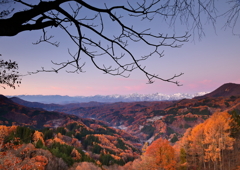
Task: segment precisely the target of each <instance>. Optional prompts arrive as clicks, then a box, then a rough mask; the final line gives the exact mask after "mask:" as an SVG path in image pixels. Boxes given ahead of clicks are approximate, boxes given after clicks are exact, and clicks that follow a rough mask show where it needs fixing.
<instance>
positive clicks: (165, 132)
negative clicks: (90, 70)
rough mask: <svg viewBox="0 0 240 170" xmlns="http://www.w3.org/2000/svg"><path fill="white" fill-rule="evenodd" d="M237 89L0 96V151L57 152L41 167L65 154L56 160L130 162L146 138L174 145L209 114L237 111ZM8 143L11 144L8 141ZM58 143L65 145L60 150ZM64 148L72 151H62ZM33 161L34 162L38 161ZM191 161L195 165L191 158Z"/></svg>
mask: <svg viewBox="0 0 240 170" xmlns="http://www.w3.org/2000/svg"><path fill="white" fill-rule="evenodd" d="M239 89H240V88H239V85H237V86H235V85H233V84H224V85H223V86H221V87H219V88H218V89H216V90H215V91H213V92H211V93H209V94H206V95H204V96H201V97H195V98H193V99H181V100H177V101H152V102H150V101H138V102H116V103H103V102H101V103H99V102H89V103H71V104H65V105H60V104H43V103H38V102H29V101H24V100H22V99H19V98H16V97H13V98H7V97H5V96H0V124H1V125H0V126H1V129H0V130H1V131H0V139H1V148H0V150H1V154H3V153H4V154H6V155H8V157H9V158H13V157H14V158H16V159H18V158H19V156H18V155H17V154H15V152H13V150H14V149H15V150H17V151H18V150H19V151H20V150H22V149H23V148H28V149H29V150H30V151H31V153H32V152H40V151H39V149H45V151H44V153H43V151H41V152H42V157H44V159H45V158H46V159H47V160H48V161H49V156H47V155H49V154H53V156H55V157H56V158H55V159H54V161H55V162H54V161H53V162H51V163H50V162H49V163H46V164H44V163H42V164H41V166H42V167H44V168H46V169H50V168H54V167H55V168H56V167H57V166H59V164H58V163H57V161H59V160H58V159H59V158H62V159H63V160H64V161H63V162H62V164H61V166H62V167H65V168H66V167H72V166H75V167H77V166H78V165H80V164H81V162H89V161H90V162H93V163H94V165H92V166H98V167H100V168H102V169H107V168H108V167H109V166H116V165H117V164H118V166H125V167H127V166H130V164H131V166H133V165H132V164H134V162H132V161H133V160H136V161H137V160H139V158H142V156H141V155H143V153H144V152H145V149H144V148H145V147H146V146H148V145H150V146H151V143H152V144H154V143H155V142H156V141H159V140H160V139H164V140H167V141H169V144H170V145H171V147H172V146H175V147H177V146H179V143H184V142H183V139H185V138H186V135H187V134H186V133H188V132H189V130H191V129H194V128H195V127H196V126H198V125H200V124H203V123H205V122H206V121H207V120H211V117H213V116H216V115H217V113H219V115H221V114H220V113H228V114H232V115H234V114H235V115H238V116H239V114H240V93H239V92H240V91H239ZM227 116H228V115H226V116H225V117H227ZM235 118H236V116H235ZM20 127H23V129H21V128H20ZM19 128H20V129H19ZM30 129H31V130H30ZM20 131H22V132H21V133H20ZM25 131H29V132H28V138H32V139H31V140H30V141H31V142H30V143H29V142H26V141H25V140H24V134H25V133H26V132H25ZM18 132H19V134H18ZM34 136H37V137H35V138H33V137H34ZM16 139H18V140H19V139H20V141H18V142H17V141H16ZM237 139H238V138H236V140H237ZM234 140H235V139H234ZM39 141H41V142H39ZM11 142H12V143H11ZM162 142H163V141H162ZM9 143H10V144H11V146H7V144H8V145H9ZM30 144H31V145H30ZM65 145H66V146H65ZM150 146H149V148H151V147H150ZM29 147H30V148H29ZM62 147H70V148H69V151H64V150H61V148H62ZM181 147H182V146H181ZM74 148H75V150H74ZM54 149H55V150H54ZM149 152H150V151H149ZM189 152H190V151H189ZM224 152H225V151H224ZM67 153H68V155H71V156H70V157H69V156H64V154H67ZM37 155H39V154H37ZM40 155H41V154H40ZM1 159H2V160H3V157H1ZM29 159H30V157H29ZM4 160H5V158H4ZM32 161H33V160H32ZM34 161H35V162H34ZM34 161H33V163H32V166H33V167H34V166H35V164H36V163H37V162H39V161H36V160H34ZM141 161H144V160H143V158H142V160H141ZM40 162H41V161H40ZM79 162H80V163H79ZM131 162H132V163H131ZM0 163H1V162H0ZM207 164H208V165H209V166H210V167H211V166H212V165H211V163H207ZM190 165H191V166H195V164H194V163H191V164H190V163H189V166H190ZM18 166H19V167H20V166H23V165H20V164H19V165H18ZM88 166H90V165H88ZM204 166H205V165H204ZM4 167H6V166H4ZM95 168H97V167H95Z"/></svg>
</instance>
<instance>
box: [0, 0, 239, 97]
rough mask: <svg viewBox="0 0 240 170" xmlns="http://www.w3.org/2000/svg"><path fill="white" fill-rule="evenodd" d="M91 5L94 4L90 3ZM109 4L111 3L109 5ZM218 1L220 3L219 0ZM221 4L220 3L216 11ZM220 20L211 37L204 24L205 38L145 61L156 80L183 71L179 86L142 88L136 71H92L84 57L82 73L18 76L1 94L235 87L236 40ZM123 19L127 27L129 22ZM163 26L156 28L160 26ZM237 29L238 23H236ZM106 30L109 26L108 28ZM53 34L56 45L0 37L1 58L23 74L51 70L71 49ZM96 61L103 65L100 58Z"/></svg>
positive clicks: (26, 36)
mask: <svg viewBox="0 0 240 170" xmlns="http://www.w3.org/2000/svg"><path fill="white" fill-rule="evenodd" d="M91 2H94V1H91ZM112 2H114V1H112ZM218 3H222V2H219V1H218ZM223 7H224V4H220V10H221V9H222V8H223ZM225 19H226V18H220V19H219V20H218V23H217V25H216V33H215V31H214V29H213V27H212V26H211V25H207V24H206V25H204V31H205V34H206V36H205V37H203V38H202V39H201V40H200V41H199V40H198V38H197V37H196V38H195V41H193V39H192V38H190V41H189V42H187V43H185V44H184V45H183V46H182V48H177V49H173V48H164V50H165V52H164V54H165V56H164V57H163V58H157V57H153V58H152V59H150V60H149V61H146V62H145V64H146V65H147V70H149V71H150V72H153V73H157V74H158V75H159V76H160V77H163V78H169V77H171V76H172V75H174V74H179V73H181V72H183V73H184V75H182V76H181V77H179V78H177V79H176V80H178V81H179V82H180V83H181V84H183V86H180V87H179V86H176V85H175V84H172V83H167V82H162V81H160V80H156V81H155V83H154V84H146V83H147V79H146V78H145V75H144V74H142V73H141V72H139V71H134V72H132V74H131V76H130V77H129V78H127V79H126V78H122V77H117V76H115V77H114V76H110V75H106V74H103V73H102V72H100V71H98V70H97V69H96V68H95V67H94V66H93V64H92V63H91V62H90V60H89V59H88V58H87V57H84V56H83V61H86V62H87V64H86V66H85V67H84V70H85V71H86V73H80V74H69V73H66V72H65V70H62V71H61V72H59V73H58V74H56V73H38V74H35V75H30V76H24V77H23V78H22V84H21V86H20V87H18V88H16V89H15V90H14V89H11V88H7V89H5V90H4V89H3V88H1V89H0V93H1V94H3V95H21V94H25V95H34V94H36V95H37V94H42V95H56V94H57V95H70V96H79V95H83V96H88V95H97V94H100V95H108V94H130V93H140V94H149V93H156V92H160V93H163V94H173V93H179V92H180V93H196V92H202V91H206V92H209V91H212V90H214V89H216V88H217V87H219V86H220V85H222V84H224V83H228V82H232V83H240V56H239V55H240V37H239V36H234V35H233V34H232V30H231V29H227V30H224V29H223V25H224V21H225ZM131 22H133V21H132V20H131V21H127V23H131ZM161 26H162V27H163V28H162V27H161ZM152 27H153V28H158V29H159V28H162V30H161V32H166V33H168V30H169V28H168V27H167V26H166V24H164V25H161V23H153V25H152ZM236 27H237V29H238V28H240V25H239V24H238V25H236ZM176 29H179V30H176V32H178V31H179V32H180V33H182V32H184V31H185V29H186V28H185V27H183V26H180V25H179V26H178V25H177V26H176ZM108 30H109V31H111V30H112V28H111V29H110V28H109V29H108ZM51 31H53V32H54V33H55V37H56V40H57V41H60V42H61V43H60V47H58V48H56V47H53V46H51V45H49V44H44V43H43V44H39V45H32V42H36V41H37V40H38V39H39V37H40V36H41V31H32V32H23V33H20V34H18V35H17V36H14V37H0V54H2V59H4V60H8V59H11V60H14V61H17V62H18V64H19V71H20V72H21V73H22V74H26V73H27V72H28V71H35V70H37V69H40V68H41V67H45V68H51V67H53V65H52V64H51V60H53V61H64V59H65V60H67V59H68V57H69V55H68V52H67V49H68V48H70V49H71V50H74V49H76V47H75V46H74V45H73V43H72V42H71V40H70V39H69V38H68V37H67V36H66V35H65V34H64V32H63V31H62V30H59V29H54V30H49V33H51ZM130 47H131V51H132V52H133V53H134V54H135V55H141V54H142V53H144V52H145V50H148V47H147V46H137V45H135V44H130ZM102 57H103V58H101V61H103V62H106V63H107V64H110V63H109V62H108V60H106V61H105V58H104V56H102Z"/></svg>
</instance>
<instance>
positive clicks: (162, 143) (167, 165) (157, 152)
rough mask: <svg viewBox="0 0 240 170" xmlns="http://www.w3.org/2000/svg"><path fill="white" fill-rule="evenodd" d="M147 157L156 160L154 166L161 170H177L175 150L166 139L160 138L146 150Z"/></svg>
mask: <svg viewBox="0 0 240 170" xmlns="http://www.w3.org/2000/svg"><path fill="white" fill-rule="evenodd" d="M145 154H146V156H149V157H152V158H154V164H155V165H156V167H157V168H158V169H161V170H175V166H176V161H175V154H174V149H173V147H172V146H171V145H170V143H169V141H167V140H166V139H162V138H159V139H157V140H156V141H154V142H153V143H152V144H151V145H150V146H149V147H148V148H147V150H146V153H145Z"/></svg>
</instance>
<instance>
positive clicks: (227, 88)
mask: <svg viewBox="0 0 240 170" xmlns="http://www.w3.org/2000/svg"><path fill="white" fill-rule="evenodd" d="M231 96H240V84H235V83H226V84H223V85H222V86H220V87H219V88H217V89H216V90H214V91H213V92H211V93H208V94H206V95H203V96H198V97H195V98H194V99H203V98H206V97H231Z"/></svg>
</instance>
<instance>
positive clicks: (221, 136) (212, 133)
mask: <svg viewBox="0 0 240 170" xmlns="http://www.w3.org/2000/svg"><path fill="white" fill-rule="evenodd" d="M232 122H233V119H232V117H231V115H230V114H228V113H227V112H221V113H218V112H217V113H214V114H213V115H212V116H211V117H210V118H209V119H207V120H206V121H205V122H204V123H201V124H199V125H197V126H195V127H194V128H192V129H188V130H187V131H186V133H185V134H184V136H183V138H182V139H181V141H180V143H181V144H180V145H181V147H182V148H184V150H185V151H186V153H187V154H186V155H187V156H186V158H187V164H188V168H192V169H194V168H202V169H213V170H216V169H220V170H223V169H224V167H225V166H226V165H225V164H230V162H229V160H227V158H226V157H225V156H224V152H226V151H229V150H232V149H233V144H234V141H235V139H234V138H233V137H232V136H231V126H230V125H231V124H232ZM227 162H228V163H227Z"/></svg>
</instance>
